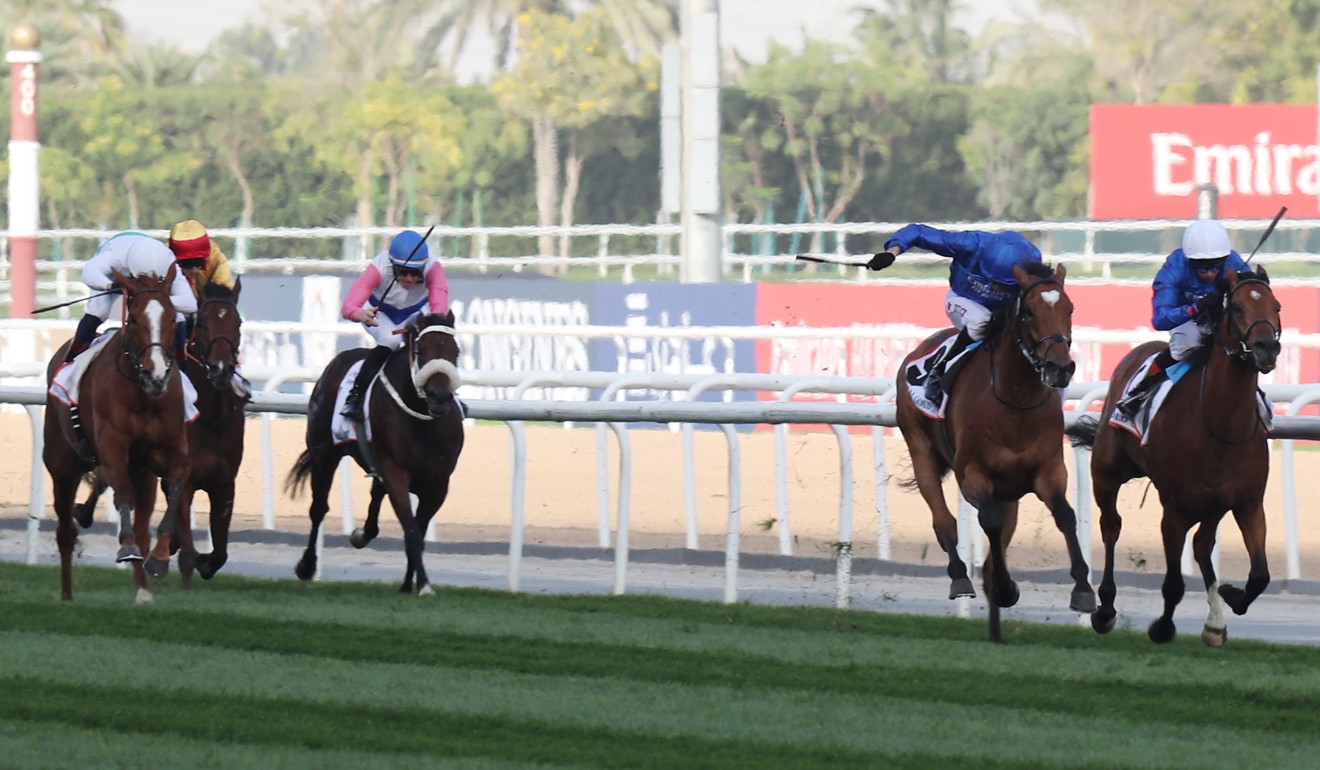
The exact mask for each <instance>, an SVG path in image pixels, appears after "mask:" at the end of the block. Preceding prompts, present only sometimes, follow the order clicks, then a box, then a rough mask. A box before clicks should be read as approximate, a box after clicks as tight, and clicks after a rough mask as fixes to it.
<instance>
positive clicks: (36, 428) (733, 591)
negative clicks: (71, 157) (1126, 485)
mask: <svg viewBox="0 0 1320 770" xmlns="http://www.w3.org/2000/svg"><path fill="white" fill-rule="evenodd" d="M290 374H295V373H290ZM298 374H299V375H302V374H303V373H298ZM306 374H307V375H308V376H310V373H306ZM517 378H521V379H517ZM292 379H294V378H293V377H290V378H286V380H292ZM465 379H466V380H467V381H469V382H474V383H481V382H486V383H488V384H500V383H513V382H516V383H517V384H516V386H515V387H517V388H519V389H520V390H525V389H526V388H527V387H530V386H531V385H532V384H534V383H535V384H565V385H571V386H577V387H593V388H596V387H603V388H604V389H605V390H607V391H609V397H613V396H614V395H616V394H617V393H618V392H619V391H621V390H623V389H625V388H628V387H645V388H650V389H674V390H677V389H684V390H685V391H686V392H687V393H689V394H695V393H699V392H701V391H703V390H706V389H712V388H718V389H730V388H745V389H754V390H760V391H764V390H777V391H780V392H781V393H782V394H783V395H782V396H781V400H779V401H774V402H764V401H762V402H751V403H710V402H697V401H682V402H677V401H676V402H626V401H624V402H621V401H613V400H601V401H594V402H577V401H522V400H509V401H487V400H474V401H469V402H468V404H467V405H468V408H469V416H470V417H471V418H473V419H488V420H500V421H504V422H506V423H507V424H508V426H509V430H510V438H511V442H512V449H513V451H512V458H513V459H512V463H513V468H512V478H513V484H512V485H511V487H512V489H511V495H512V499H511V503H512V508H511V510H512V520H511V522H510V544H509V573H508V579H509V587H510V589H511V590H515V591H516V590H518V589H519V579H520V565H521V559H522V550H523V523H524V519H523V502H524V501H523V489H524V483H525V474H526V444H525V440H524V437H523V432H522V423H523V421H548V422H574V423H577V422H598V423H601V424H602V426H604V425H609V426H610V427H612V428H613V430H614V433H615V436H616V438H617V440H618V442H619V458H620V459H619V496H618V500H619V502H618V511H617V518H616V521H617V528H616V531H615V538H614V549H615V581H614V590H615V592H616V593H624V592H625V591H626V587H627V569H628V549H629V543H628V535H629V496H628V489H629V487H630V483H631V452H630V448H629V440H628V433H627V431H625V430H623V429H622V423H627V422H670V423H682V424H684V425H685V426H689V425H690V424H692V423H710V424H716V425H719V426H720V428H721V429H722V430H723V432H724V435H725V436H726V438H727V441H728V452H729V463H728V467H729V482H728V483H729V491H728V508H729V510H728V524H727V528H726V529H727V531H726V537H727V540H726V550H725V592H724V597H725V600H726V601H730V602H732V601H736V600H737V580H738V558H739V536H740V534H739V533H740V528H741V521H740V514H741V508H742V503H741V486H740V481H739V477H740V476H739V470H738V469H739V467H740V462H739V453H738V438H737V433H736V432H735V431H734V430H733V428H732V426H733V425H736V424H745V423H756V424H773V425H777V426H779V425H787V424H828V425H830V426H831V427H832V429H833V431H834V434H835V436H836V438H837V440H838V442H839V451H840V476H841V480H840V500H839V517H838V543H839V544H840V547H839V548H838V553H837V557H836V559H837V560H836V580H837V583H836V603H837V604H838V605H839V606H841V607H842V606H847V605H848V603H849V596H850V583H851V565H852V543H853V534H852V532H853V508H852V475H851V474H852V453H851V446H850V440H849V436H848V433H847V431H845V430H843V429H842V426H845V425H870V426H872V428H873V430H874V431H875V432H876V433H877V434H878V432H879V431H880V430H881V429H882V428H883V427H892V426H893V425H894V406H893V404H892V402H885V403H871V404H818V403H802V402H792V403H788V402H787V400H786V399H787V398H790V397H791V396H792V395H793V393H794V392H801V391H805V390H816V391H824V392H835V393H865V394H872V395H884V394H888V393H891V392H892V388H893V383H892V382H890V381H885V380H879V381H867V380H858V379H853V378H817V379H815V380H803V379H800V378H798V379H792V380H786V379H785V378H775V377H773V376H771V375H729V376H724V377H706V378H693V377H691V376H689V377H686V378H684V377H681V376H679V377H672V376H671V377H666V376H656V375H650V376H647V377H641V376H639V377H635V378H621V377H620V376H619V375H617V374H614V373H577V374H576V375H575V374H572V373H569V374H563V373H481V372H467V373H465ZM841 380H842V381H841ZM605 382H608V383H609V384H606V385H602V384H601V383H605ZM1104 392H1105V383H1075V384H1074V385H1072V386H1071V387H1070V388H1069V389H1068V391H1067V394H1066V395H1067V398H1068V399H1069V401H1070V402H1072V403H1071V405H1073V406H1076V407H1077V409H1076V410H1074V411H1068V412H1066V413H1065V420H1066V421H1069V422H1071V421H1072V420H1075V419H1077V417H1078V416H1080V415H1081V414H1084V413H1086V410H1088V409H1089V407H1090V406H1091V405H1092V404H1094V403H1095V401H1096V400H1097V399H1100V398H1103V394H1104ZM1267 393H1268V394H1269V395H1270V396H1271V398H1273V399H1275V400H1277V401H1289V402H1292V405H1293V406H1292V408H1291V409H1290V414H1288V415H1283V416H1280V417H1277V418H1276V420H1275V427H1274V431H1273V436H1274V437H1276V438H1283V439H1285V449H1284V459H1283V462H1284V466H1285V467H1284V477H1285V496H1286V506H1285V521H1286V531H1287V549H1288V568H1287V577H1288V578H1289V579H1297V578H1298V577H1300V558H1299V554H1298V542H1297V524H1296V499H1295V496H1294V495H1293V494H1292V490H1291V478H1292V467H1291V466H1292V460H1293V458H1292V454H1291V444H1292V440H1293V439H1299V438H1300V439H1310V440H1315V439H1320V418H1313V417H1299V416H1296V414H1297V411H1298V410H1299V409H1300V408H1301V407H1302V406H1303V405H1305V404H1309V403H1316V402H1320V386H1272V387H1271V388H1268V389H1267ZM0 403H10V404H21V405H24V406H25V407H26V408H27V411H28V413H29V415H30V417H31V423H32V433H33V455H32V461H31V493H30V499H29V560H32V561H34V560H35V549H36V542H37V530H38V523H39V521H40V519H42V518H43V517H45V507H46V506H45V501H44V489H43V483H42V482H43V474H44V469H43V468H42V465H41V435H42V431H41V410H42V408H43V405H44V403H45V393H44V390H43V389H42V388H40V387H13V386H6V387H0ZM306 409H307V397H306V396H304V395H297V394H277V393H271V392H263V393H258V394H257V395H256V397H255V399H254V401H253V403H252V404H251V405H249V410H250V411H251V412H254V413H259V414H262V419H263V420H265V421H268V420H269V419H270V418H271V415H274V414H305V413H306ZM779 438H780V437H779V436H778V435H777V436H776V439H777V440H779ZM604 440H605V436H604V427H602V428H601V434H600V437H599V442H598V464H597V470H598V473H599V478H598V484H599V488H600V489H601V490H602V491H603V494H601V495H600V497H599V499H600V501H601V502H602V504H603V505H604V506H605V507H604V508H602V510H601V537H602V546H603V547H604V546H607V545H608V542H609V517H608V510H607V506H608V475H607V474H606V472H605V471H606V469H605V461H604V459H603V454H604V451H605V446H604ZM263 449H264V451H263V457H262V463H263V468H264V471H263V478H264V479H265V482H264V483H265V484H266V491H267V492H268V493H270V489H271V488H272V487H273V478H272V475H271V474H272V471H271V469H270V462H271V451H270V445H269V433H265V434H264V437H263ZM684 451H685V469H686V470H687V471H688V475H687V478H686V484H687V488H688V489H691V488H692V486H691V485H692V484H693V483H694V481H693V479H692V477H691V473H690V471H691V468H692V467H693V466H692V459H691V455H692V448H691V445H690V444H685V448H684ZM1077 451H1078V452H1079V461H1078V462H1077V463H1076V467H1077V468H1078V469H1085V468H1086V467H1088V466H1087V463H1086V462H1084V461H1083V460H1084V456H1085V455H1084V452H1085V450H1077ZM776 457H777V462H776V465H777V467H776V474H777V478H782V475H783V473H784V468H783V466H782V464H781V462H780V460H782V454H780V453H778V452H777V454H776ZM872 461H873V462H874V463H875V464H876V477H877V480H878V481H877V498H876V499H877V504H876V511H875V515H876V517H877V528H876V531H877V537H878V538H879V543H878V545H879V546H880V557H881V558H885V557H886V555H887V545H888V544H887V541H886V535H885V534H884V533H886V532H887V529H888V524H887V507H886V506H885V505H884V503H883V500H884V490H883V489H882V488H880V481H879V480H880V479H884V478H885V476H886V472H885V467H884V458H883V454H877V455H875V457H873V460H872ZM1075 476H1076V478H1075V484H1076V496H1075V507H1076V509H1077V514H1078V528H1079V534H1080V535H1082V536H1083V540H1084V542H1083V549H1084V552H1085V553H1087V555H1088V563H1090V562H1091V560H1090V558H1089V555H1090V550H1091V543H1090V539H1089V534H1090V531H1091V523H1090V522H1091V500H1090V480H1089V477H1088V474H1087V473H1085V472H1082V471H1080V470H1079V472H1077V473H1076V474H1075ZM344 488H345V489H346V488H347V485H344ZM688 499H689V500H690V499H692V498H691V496H689V497H688ZM346 503H347V504H346V510H345V532H348V531H349V529H350V528H351V521H352V519H351V516H352V506H351V500H346ZM962 513H963V516H962V518H963V519H964V520H965V521H966V520H974V517H971V516H969V515H968V510H967V508H966V505H965V503H964V509H963V511H962ZM781 515H782V516H783V517H784V518H783V520H782V526H783V528H784V529H785V530H789V519H788V515H787V510H786V509H785V510H783V511H781ZM266 526H267V527H268V528H273V526H274V521H273V518H268V519H267V520H266ZM694 526H695V518H694V517H692V516H689V518H688V527H689V530H690V532H691V531H692V528H693V527H694ZM689 542H691V541H689ZM980 542H981V540H980V538H972V537H965V538H962V542H961V544H960V548H965V549H970V548H973V547H975V546H976V545H979V544H980ZM963 556H964V559H965V560H967V561H969V562H972V563H979V561H980V555H979V554H976V553H966V552H964V553H963ZM1184 570H1185V571H1187V570H1190V565H1188V564H1186V558H1185V559H1184Z"/></svg>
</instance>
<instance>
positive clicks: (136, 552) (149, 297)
mask: <svg viewBox="0 0 1320 770" xmlns="http://www.w3.org/2000/svg"><path fill="white" fill-rule="evenodd" d="M177 269H178V268H177V267H176V266H174V265H171V266H170V268H169V270H168V271H167V273H166V275H165V277H164V278H157V277H155V276H150V275H147V276H142V277H134V276H130V275H126V274H124V273H120V272H118V271H115V272H113V273H112V277H113V279H114V282H115V283H116V284H117V285H118V286H120V287H121V288H122V290H123V292H124V323H123V325H122V326H121V327H120V328H119V329H118V330H117V331H115V332H114V333H113V335H112V336H111V337H110V338H109V339H108V340H107V341H106V342H105V343H103V345H102V349H101V351H100V353H99V354H97V355H96V357H95V358H94V359H93V360H92V361H91V362H90V364H88V366H87V371H86V372H84V373H83V375H82V379H81V382H80V384H79V399H78V412H79V420H80V422H81V428H79V427H78V426H77V425H76V424H75V422H74V420H73V414H72V411H71V409H70V407H69V406H68V405H66V404H65V403H64V402H63V401H61V400H60V399H58V398H56V397H55V396H53V395H47V398H46V414H45V424H44V429H43V438H44V446H43V449H42V460H43V461H44V463H45V466H46V470H47V472H48V473H49V474H50V477H51V483H52V486H53V488H54V508H55V514H56V517H57V519H58V523H57V525H56V529H55V539H56V542H57V543H58V545H59V551H60V593H61V596H62V598H63V599H64V600H66V601H70V600H72V599H73V575H72V562H73V547H74V544H75V542H76V541H77V537H78V533H77V529H76V527H75V523H74V502H75V499H74V498H75V495H76V494H77V492H78V484H79V482H80V481H81V480H82V478H83V476H84V475H85V474H87V473H89V472H90V471H92V470H93V469H97V470H98V472H99V473H100V474H101V475H102V477H103V478H104V479H105V482H106V484H107V485H108V486H109V488H110V489H111V490H112V491H113V492H114V505H115V510H116V512H117V513H118V514H119V551H118V553H117V554H116V556H115V560H116V561H117V562H131V563H132V564H133V582H134V585H135V586H136V587H137V591H136V601H137V602H138V603H139V604H143V603H147V602H150V601H152V595H151V590H150V588H149V586H148V584H147V574H148V573H150V574H151V575H152V576H153V577H164V576H165V575H166V574H167V573H168V572H169V558H170V546H171V541H172V538H173V535H174V532H175V527H176V524H177V520H178V511H179V502H180V497H181V491H182V488H183V483H184V481H185V479H187V477H188V472H189V469H190V467H191V462H190V461H189V456H188V440H187V435H186V432H185V430H184V422H183V420H184V404H183V385H182V382H181V381H180V375H179V372H178V367H177V365H176V363H175V361H174V316H175V311H174V304H173V303H172V302H171V301H170V286H171V284H172V283H173V281H174V276H175V271H176V270H177ZM69 344H70V343H68V342H66V343H65V344H64V345H62V346H61V347H60V349H59V350H57V351H56V352H55V356H54V357H53V358H52V359H51V360H50V363H49V364H48V365H47V367H46V383H47V387H48V388H49V386H50V384H51V382H52V381H53V380H54V378H55V374H56V372H57V371H58V370H59V369H60V367H61V366H62V365H63V363H64V356H65V351H66V350H67V348H68V346H69ZM157 478H160V479H162V480H163V482H164V484H163V486H164V489H165V496H166V508H165V516H164V518H163V519H162V520H161V522H160V525H159V527H158V529H157V541H156V545H155V546H154V547H152V548H151V550H150V553H149V554H147V556H146V557H145V560H144V558H143V553H144V552H146V551H147V549H148V547H150V546H151V533H150V526H151V514H152V510H153V508H154V507H155V503H156V480H157Z"/></svg>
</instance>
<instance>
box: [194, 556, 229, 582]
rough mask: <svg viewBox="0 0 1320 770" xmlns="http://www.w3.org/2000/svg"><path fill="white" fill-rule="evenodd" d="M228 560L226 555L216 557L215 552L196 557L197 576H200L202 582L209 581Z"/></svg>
mask: <svg viewBox="0 0 1320 770" xmlns="http://www.w3.org/2000/svg"><path fill="white" fill-rule="evenodd" d="M228 560H229V555H228V554H220V555H219V556H216V554H215V551H212V552H210V553H203V554H199V555H198V556H197V574H198V575H201V576H202V580H210V579H211V578H213V577H215V573H217V572H219V571H220V568H221V567H223V566H225V562H226V561H228Z"/></svg>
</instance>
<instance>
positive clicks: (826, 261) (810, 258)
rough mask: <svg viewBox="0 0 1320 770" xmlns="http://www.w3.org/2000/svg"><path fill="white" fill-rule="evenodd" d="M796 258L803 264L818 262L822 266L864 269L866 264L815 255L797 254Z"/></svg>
mask: <svg viewBox="0 0 1320 770" xmlns="http://www.w3.org/2000/svg"><path fill="white" fill-rule="evenodd" d="M797 258H798V259H800V260H802V261H803V262H819V263H821V264H822V265H843V266H845V267H866V264H867V263H866V262H853V261H852V260H847V259H839V258H837V257H831V256H825V255H819V256H818V255H816V254H799V255H797ZM868 261H869V260H868Z"/></svg>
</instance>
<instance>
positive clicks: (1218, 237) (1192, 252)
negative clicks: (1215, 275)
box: [1182, 219, 1233, 259]
mask: <svg viewBox="0 0 1320 770" xmlns="http://www.w3.org/2000/svg"><path fill="white" fill-rule="evenodd" d="M1182 250H1183V254H1186V255H1187V258H1188V259H1223V258H1224V257H1227V256H1228V253H1229V252H1230V251H1232V250H1233V246H1232V244H1230V243H1229V242H1228V231H1227V230H1225V229H1224V226H1223V225H1222V224H1220V223H1219V220H1217V219H1198V220H1196V221H1195V222H1193V223H1191V224H1190V225H1188V226H1187V229H1186V230H1184V231H1183V237H1182Z"/></svg>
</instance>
